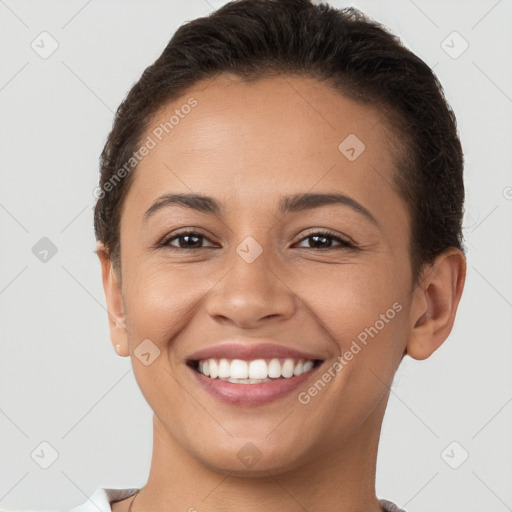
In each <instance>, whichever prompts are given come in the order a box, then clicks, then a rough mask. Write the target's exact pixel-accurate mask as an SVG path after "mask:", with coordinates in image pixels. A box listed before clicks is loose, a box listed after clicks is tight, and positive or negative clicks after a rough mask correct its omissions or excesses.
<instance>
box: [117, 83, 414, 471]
mask: <svg viewBox="0 0 512 512" xmlns="http://www.w3.org/2000/svg"><path fill="white" fill-rule="evenodd" d="M206 85H207V87H206ZM191 98H193V100H191ZM186 104H188V105H193V106H192V107H191V108H187V107H184V105H186ZM176 110H178V112H176ZM173 115H174V116H175V117H174V119H173V121H171V123H172V128H169V124H168V125H167V131H168V132H169V133H166V131H165V130H164V129H162V126H164V124H165V123H166V122H167V123H169V120H170V119H171V117H172V116H173ZM177 119H179V120H178V121H177ZM148 136H149V137H150V138H151V139H152V141H153V142H154V143H155V144H154V147H151V148H150V149H149V151H148V152H147V154H146V156H145V157H144V158H143V160H142V161H141V162H140V164H139V166H138V168H137V170H136V171H135V175H134V176H133V178H134V179H133V182H132V184H131V188H130V190H129V192H128V194H127V196H126V199H125V202H124V205H123V211H122V217H121V226H120V240H121V275H120V289H121V293H122V309H123V314H124V324H125V327H126V331H127V333H128V334H127V336H126V340H125V342H126V346H127V347H128V348H129V351H130V354H131V355H132V358H133V369H134V373H135V376H136V379H137V381H138V384H139V386H140V389H141V391H142V393H143V395H144V397H145V398H146V400H147V401H148V403H149V405H150V406H151V408H152V409H153V411H154V413H155V421H156V422H157V423H158V424H159V426H160V429H161V432H163V433H164V435H165V436H167V438H168V440H169V442H172V443H175V444H176V445H179V446H181V447H182V449H184V450H185V451H186V452H187V453H188V454H189V455H191V456H192V457H194V458H195V459H196V460H197V461H199V462H200V463H202V464H205V465H207V466H209V467H215V468H218V469H221V470H225V471H233V472H238V471H240V472H247V471H252V470H253V471H255V472H256V470H257V471H275V472H278V471H284V470H286V469H287V468H288V469H289V468H294V467H298V466H299V465H300V464H302V463H304V462H306V461H308V462H310V463H313V460H314V459H315V457H320V456H321V454H326V453H332V452H333V447H340V449H341V447H343V446H344V444H346V443H348V439H349V438H351V437H352V438H354V436H356V435H358V434H357V433H358V432H360V431H361V430H362V428H363V427H362V426H363V425H364V424H367V423H369V422H372V421H374V422H375V425H377V423H379V422H380V421H381V419H382V418H381V415H382V412H383V409H384V407H385V402H386V400H387V396H388V393H389V390H388V387H387V385H390V384H391V381H392V377H393V374H394V372H395V370H396V368H397V366H398V364H399V362H400V360H401V358H402V356H403V354H404V350H405V347H406V342H407V336H408V331H409V328H410V325H409V323H410V322H409V320H408V316H409V315H408V312H409V310H410V305H411V286H412V283H411V267H410V259H409V253H408V244H409V239H410V229H411V227H410V221H409V216H408V213H407V208H406V205H405V204H404V202H403V201H402V200H401V198H400V196H399V195H398V193H397V191H396V189H395V188H394V186H392V177H393V175H394V173H395V172H396V168H395V162H394V158H393V153H392V149H393V147H394V145H393V142H392V140H393V139H392V133H391V132H390V130H389V129H388V127H387V126H386V125H385V124H384V122H383V119H382V113H381V112H380V111H378V110H376V109H373V108H371V107H369V106H365V105H361V104H359V103H356V102H354V101H352V100H350V99H348V98H346V97H344V96H342V95H341V94H340V93H339V92H337V91H335V90H333V89H331V88H329V87H328V86H327V85H325V84H321V83H319V82H317V81H315V80H313V79H306V78H303V77H297V76H294V77H292V76H286V77H278V78H268V79H262V80H259V81H257V82H254V83H250V84H248V83H243V82H242V81H241V80H240V79H238V78H235V77H232V76H229V75H223V76H221V77H218V78H217V79H216V80H214V81H211V82H204V83H202V84H198V85H197V86H195V87H194V88H193V89H191V90H190V91H188V92H187V94H185V95H183V97H182V98H180V99H178V100H176V101H173V102H172V104H169V105H168V106H166V108H165V109H162V110H161V111H160V112H159V113H158V115H157V116H155V118H154V119H153V120H152V122H151V127H150V129H149V130H148V132H147V133H146V134H145V136H144V137H143V138H142V142H143V143H144V142H147V141H148V140H149V139H148V138H147V137H148ZM160 139H161V140H160ZM363 145H364V146H363ZM148 146H153V143H149V144H148ZM172 195H180V198H176V197H174V198H173V197H172ZM195 195H197V196H201V197H200V198H196V199H194V198H193V196H195ZM144 340H149V341H144ZM142 342H144V343H145V345H140V344H141V343H142ZM139 345H140V347H139V349H137V347H138V346H139ZM133 351H135V354H134V352H133ZM140 352H142V353H145V354H146V355H145V356H142V358H141V359H143V360H145V363H146V364H144V363H142V362H141V360H140V359H139V357H140ZM137 353H139V357H137V355H136V354H137ZM222 359H224V360H225V361H224V362H222V361H221V360H222ZM232 360H236V361H235V362H234V363H232ZM272 360H275V361H272ZM287 360H289V361H287ZM212 361H213V362H212ZM254 361H256V362H254ZM311 366H312V367H311ZM202 371H204V373H211V374H210V376H207V375H204V374H202V373H201V372H202ZM219 372H220V373H221V374H222V375H221V376H223V377H222V379H221V378H219V376H218V374H219ZM226 372H227V373H226ZM229 372H231V373H229ZM247 372H250V374H248V373H247ZM269 372H270V373H271V375H270V377H269ZM274 372H276V373H274ZM292 374H293V375H294V376H291V375H292ZM225 375H230V378H231V379H235V378H236V379H243V382H241V381H240V380H236V381H234V382H229V381H227V380H226V379H227V378H228V377H225ZM278 375H280V377H279V378H278V377H277V376H278ZM283 375H284V376H283ZM248 376H250V377H253V378H254V380H250V381H247V380H245V379H246V377H248ZM251 382H252V383H251ZM376 411H380V412H379V414H380V417H379V418H377V417H376V416H375V414H376ZM374 416H375V417H374ZM372 418H373V419H372ZM247 443H252V444H250V445H248V444H247ZM336 449H337V448H335V449H334V451H335V450H336ZM246 455H255V456H256V457H258V458H259V457H260V456H261V459H260V460H259V461H258V464H256V465H255V466H254V468H253V469H252V468H251V467H250V464H245V465H244V464H243V461H244V460H247V459H246V458H245V459H244V457H245V456H246Z"/></svg>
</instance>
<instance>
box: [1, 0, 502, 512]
mask: <svg viewBox="0 0 512 512" xmlns="http://www.w3.org/2000/svg"><path fill="white" fill-rule="evenodd" d="M224 3H225V2H224V1H213V0H190V1H187V2H177V1H176V2H173V1H156V0H152V1H145V2H142V1H138V2H136V1H133V0H132V1H126V0H123V1H121V0H117V1H113V0H108V1H105V0H103V1H100V0H89V1H83V0H81V1H75V0H68V1H66V2H56V1H41V0H37V1H26V0H0V57H1V66H0V109H1V123H0V169H1V189H0V227H1V234H2V239H1V244H2V250H1V252H0V258H1V260H0V263H1V265H0V308H1V314H2V318H1V323H0V326H1V327H0V329H1V346H0V348H1V357H0V449H1V452H0V508H3V509H8V510H43V509H45V510H59V509H64V508H68V507H71V506H72V505H77V504H78V503H82V502H84V501H86V500H87V496H90V495H91V494H92V493H93V492H94V490H95V489H96V488H97V487H119V488H122V487H138V486H141V485H143V484H144V483H145V481H146V478H147V474H148V470H149V464H150V456H151V441H152V439H151V438H152V430H151V411H150V409H149V407H148V406H147V404H146V403H145V401H144V399H143V397H142V395H141V393H140V391H139V389H138V387H137V385H136V383H135V379H134V376H133V373H132V370H131V365H130V361H129V359H122V358H118V357H117V356H116V354H115V352H114V350H113V349H112V346H111V344H110V340H109V335H108V329H107V315H106V312H105V303H104V297H103V290H102V286H101V279H100V267H99V263H98V261H97V258H96V256H95V255H94V254H93V249H94V247H95V239H94V236H93V228H92V210H91V208H92V207H93V204H94V197H93V195H92V191H93V189H94V187H95V186H96V183H97V178H98V155H99V153H100V150H101V148H102V146H103V143H104V141H105V137H106V135H107V133H108V131H109V129H110V126H111V122H112V118H113V112H114V111H115V109H116V108H117V106H118V104H119V103H120V101H121V100H122V99H123V97H124V95H125V94H126V92H127V91H128V89H129V88H130V86H131V85H132V84H133V83H134V82H135V81H136V80H137V79H138V77H139V75H140V73H141V72H142V71H143V69H144V68H145V67H146V66H147V65H149V64H150V63H151V62H152V61H153V60H154V59H155V58H156V57H157V56H158V55H159V54H160V53H161V51H162V50H163V48H164V46H165V45H166V44H167V42H168V40H169V38H170V37H171V35H172V34H173V33H174V31H175V30H176V29H177V28H178V26H179V25H181V24H182V23H183V22H184V21H185V20H189V19H193V18H196V17H199V16H204V15H207V14H208V13H210V12H211V11H212V10H213V8H217V7H220V5H222V4H224ZM331 4H332V5H335V6H341V5H342V4H343V5H355V6H357V7H359V8H361V9H362V10H363V11H365V12H366V13H367V14H369V15H371V16H373V17H374V18H375V19H377V20H378V21H381V22H382V23H384V24H385V25H387V26H388V27H389V28H390V29H391V30H392V31H394V32H395V33H397V34H398V35H400V36H401V38H402V39H403V41H404V42H405V43H406V44H407V45H408V46H409V47H410V48H411V49H412V50H413V51H414V52H416V53H417V54H418V55H419V56H421V57H422V58H423V59H424V60H425V61H426V62H427V63H428V64H429V65H430V66H431V67H433V68H434V70H435V72H436V73H437V74H438V76H439V77H440V79H441V82H442V83H443V85H444V87H445V90H446V93H447V96H448V99H449V101H450V102H451V104H452V105H453V108H454V110H455V113H456V115H457V118H458V122H459V126H460V132H461V138H462V143H463V146H464V149H465V155H466V186H467V205H466V209H467V214H466V217H465V237H466V244H467V248H468V258H469V261H468V276H467V282H466V289H465V292H464V296H463V299H462V302H461V305H460V310H459V314H458V318H457V321H456V325H455V328H454V330H453V332H452V335H451V336H450V338H449V339H448V341H447V342H446V343H445V344H444V345H443V346H442V347H441V348H440V349H439V350H438V351H437V352H436V353H435V354H434V355H433V356H432V357H431V358H430V359H429V360H426V361H423V362H418V361H414V360H412V359H410V358H406V360H405V361H404V362H403V364H402V366H401V368H400V369H399V371H398V373H397V376H396V379H395V383H394V386H393V388H392V394H391V399H390V403H389V408H388V412H387V414H386V417H385V420H384V426H383V433H382V440H381V446H380V454H379V460H378V473H377V491H378V495H379V497H386V498H389V499H392V500H394V501H396V502H397V504H399V505H400V506H403V507H406V508H407V510H408V512H409V511H410V512H442V511H450V512H477V511H479V512H490V511H496V512H501V511H506V510H512V485H511V482H512V439H511V437H512V436H511V433H512V377H511V371H510V369H511V359H512V343H511V339H512V336H511V334H512V325H511V324H512V322H511V318H512V286H511V283H512V279H511V265H510V262H511V255H512V240H511V238H512V237H511V233H512V174H511V170H510V169H511V161H512V154H511V153H512V149H511V147H512V144H511V140H512V133H511V132H512V123H511V119H512V68H511V66H510V63H511V62H512V35H511V34H512V31H511V30H510V26H511V24H512V2H511V1H510V0H501V1H496V0H489V1H487V0H481V1H441V0H436V1H432V0H430V1H427V0H414V1H413V0H394V1H392V0H388V1H377V0H366V1H357V2H336V1H331ZM42 31H47V32H49V33H50V34H51V36H52V37H53V38H54V39H55V40H56V41H57V42H58V44H59V47H58V49H57V50H56V51H55V53H53V54H52V55H51V56H50V57H49V58H47V59H42V58H41V57H40V56H39V55H38V54H37V53H36V52H35V51H34V50H33V49H32V48H31V42H32V41H33V40H36V42H37V40H38V39H37V37H38V36H39V34H40V33H41V32H42ZM453 31H457V32H458V33H459V34H460V35H461V36H462V37H463V38H464V40H466V41H467V42H468V43H469V47H468V49H467V50H466V51H465V52H464V53H463V54H462V55H460V56H459V57H458V58H453V55H454V54H455V53H457V52H458V51H460V50H461V49H462V48H463V47H462V46H461V45H463V41H462V40H461V39H460V38H458V36H456V35H455V36H454V35H453V34H452V32H453ZM451 34H452V35H451ZM447 38H448V39H447ZM443 41H445V43H443ZM450 47H451V48H450ZM46 48H48V46H46ZM445 50H447V51H448V52H451V53H452V56H450V55H449V54H448V53H447V51H445ZM42 237H48V238H49V239H50V240H51V241H52V242H53V243H54V244H55V245H56V246H57V248H58V252H57V253H56V255H55V256H53V257H51V258H49V260H48V261H47V262H46V263H43V262H42V261H40V260H39V259H38V258H37V257H36V256H35V255H34V254H33V252H32V247H33V246H34V245H35V244H36V243H37V242H38V241H39V240H40V239H41V238H42ZM43 441H46V442H48V443H49V444H50V445H51V446H52V447H53V448H54V449H55V450H56V451H57V452H58V458H57V460H56V461H55V462H54V463H53V464H52V465H51V466H50V467H49V468H48V469H42V468H41V467H40V466H39V465H38V464H37V463H36V462H35V460H34V459H36V460H38V462H40V463H43V462H44V460H43V459H44V458H45V457H46V458H47V462H48V461H49V459H48V457H51V450H50V449H49V448H44V446H43V447H42V448H41V446H40V443H41V442H43ZM453 441H456V443H457V444H455V445H452V446H450V447H449V448H448V450H445V448H446V447H447V446H448V445H450V443H452V442H453ZM34 450H36V453H39V454H41V453H43V452H44V454H45V455H44V457H43V456H41V457H40V458H39V459H37V457H34V459H33V458H31V453H32V452H33V451H34ZM41 450H42V451H41ZM463 450H466V451H467V452H468V454H469V458H468V459H467V460H466V461H465V462H464V463H463V464H462V465H461V466H460V467H459V468H458V469H452V467H450V466H449V465H448V463H447V461H449V462H450V463H451V464H452V465H458V464H459V463H460V461H461V460H462V457H463V455H464V451H463ZM443 454H444V455H443Z"/></svg>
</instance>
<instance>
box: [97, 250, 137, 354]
mask: <svg viewBox="0 0 512 512" xmlns="http://www.w3.org/2000/svg"><path fill="white" fill-rule="evenodd" d="M96 253H97V255H98V258H99V260H100V264H101V275H102V281H103V290H104V292H105V300H106V303H107V312H108V325H109V331H110V340H111V342H112V345H113V346H114V349H115V351H116V353H117V354H118V355H119V356H122V357H126V356H128V355H130V349H129V345H128V335H127V331H126V326H125V314H124V304H123V296H122V287H121V281H120V278H119V277H118V276H117V275H116V272H115V271H114V268H113V265H112V261H111V259H110V254H109V251H108V249H107V248H106V247H105V246H104V245H103V244H102V243H101V242H100V243H98V246H97V250H96Z"/></svg>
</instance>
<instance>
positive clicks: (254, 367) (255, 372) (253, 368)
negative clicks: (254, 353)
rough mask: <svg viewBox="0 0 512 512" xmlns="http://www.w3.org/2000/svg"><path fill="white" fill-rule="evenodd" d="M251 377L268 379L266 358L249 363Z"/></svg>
mask: <svg viewBox="0 0 512 512" xmlns="http://www.w3.org/2000/svg"><path fill="white" fill-rule="evenodd" d="M249 378H250V379H266V378H267V363H266V362H265V360H264V359H256V360H255V361H251V362H250V363H249Z"/></svg>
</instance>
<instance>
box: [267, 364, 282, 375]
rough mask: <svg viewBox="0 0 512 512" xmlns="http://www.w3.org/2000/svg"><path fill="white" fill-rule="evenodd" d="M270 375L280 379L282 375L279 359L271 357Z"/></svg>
mask: <svg viewBox="0 0 512 512" xmlns="http://www.w3.org/2000/svg"><path fill="white" fill-rule="evenodd" d="M268 376H269V377H270V378H271V379H278V378H279V377H281V363H280V362H279V359H271V360H270V363H269V364H268Z"/></svg>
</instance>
